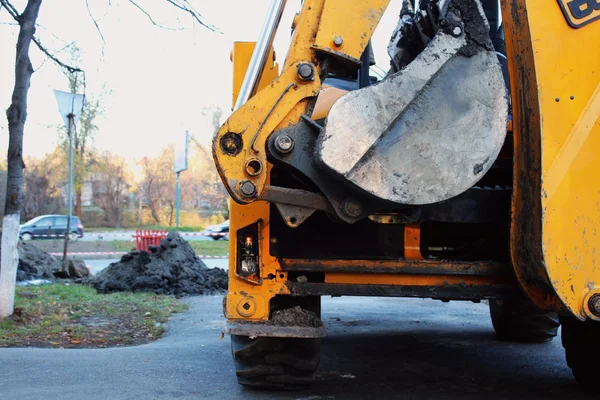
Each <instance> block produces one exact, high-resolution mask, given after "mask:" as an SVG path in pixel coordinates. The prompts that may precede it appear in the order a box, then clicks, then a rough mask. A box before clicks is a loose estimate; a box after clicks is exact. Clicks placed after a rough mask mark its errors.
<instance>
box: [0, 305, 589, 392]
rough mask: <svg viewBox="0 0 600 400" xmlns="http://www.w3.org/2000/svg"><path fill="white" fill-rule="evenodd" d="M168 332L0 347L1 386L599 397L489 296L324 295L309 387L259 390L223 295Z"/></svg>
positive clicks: (551, 347)
mask: <svg viewBox="0 0 600 400" xmlns="http://www.w3.org/2000/svg"><path fill="white" fill-rule="evenodd" d="M185 301H187V302H188V303H189V304H190V306H191V308H190V310H189V311H187V312H186V313H183V314H179V315H176V316H174V318H173V319H172V321H171V322H170V323H169V331H168V334H167V335H166V337H164V338H163V339H161V340H159V341H157V342H154V343H151V344H148V345H143V346H137V347H130V348H112V349H93V350H64V349H27V348H24V349H0V365H2V367H3V368H2V371H3V374H2V377H1V378H0V397H1V398H2V399H6V400H13V399H15V400H16V399H19V400H20V399H31V400H36V399H44V400H45V399H51V398H56V399H65V400H70V399H77V400H79V399H91V400H93V399H200V398H201V399H298V400H319V399H323V400H324V399H365V398H372V399H465V398H466V399H483V398H485V399H509V398H510V399H564V398H566V397H568V398H570V399H592V398H594V397H593V396H591V395H589V394H587V393H585V392H583V391H581V389H580V388H578V387H577V386H576V384H575V383H574V381H573V378H572V377H571V373H570V370H569V369H568V368H567V366H566V363H565V359H564V354H563V350H562V347H561V345H560V340H558V338H557V339H555V340H554V341H553V342H552V343H547V344H539V345H527V344H513V343H504V342H498V341H496V339H495V338H494V335H493V331H492V327H491V323H490V321H489V316H488V310H487V305H485V304H472V303H461V302H451V303H441V302H439V301H433V300H420V299H393V298H388V299H382V298H333V299H332V298H324V299H323V318H324V321H325V323H326V324H327V328H328V331H329V335H328V337H327V338H326V339H325V340H324V341H323V358H322V362H321V366H320V369H319V374H318V378H317V382H316V384H315V386H314V388H313V389H311V390H306V391H301V392H292V393H281V392H275V393H270V392H253V391H249V390H244V389H243V388H241V387H239V386H238V385H237V383H236V382H235V376H234V369H233V365H232V361H231V353H230V349H229V339H228V338H225V339H223V340H219V337H220V326H221V324H222V323H223V321H224V320H223V317H222V315H221V314H222V306H221V297H220V296H209V297H194V298H189V299H187V300H185Z"/></svg>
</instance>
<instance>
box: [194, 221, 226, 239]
mask: <svg viewBox="0 0 600 400" xmlns="http://www.w3.org/2000/svg"><path fill="white" fill-rule="evenodd" d="M201 234H202V235H204V236H210V237H211V238H213V239H214V240H219V239H224V240H229V220H227V221H225V222H223V223H222V224H218V225H211V226H208V227H206V229H205V230H203V231H202V232H201Z"/></svg>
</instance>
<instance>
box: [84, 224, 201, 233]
mask: <svg viewBox="0 0 600 400" xmlns="http://www.w3.org/2000/svg"><path fill="white" fill-rule="evenodd" d="M136 229H159V230H166V231H167V232H200V231H202V230H204V227H203V226H180V227H179V228H178V227H176V226H160V225H146V226H138V227H135V228H102V227H99V228H98V227H94V228H88V227H87V226H86V227H85V232H130V231H134V230H136Z"/></svg>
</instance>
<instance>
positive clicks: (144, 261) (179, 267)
mask: <svg viewBox="0 0 600 400" xmlns="http://www.w3.org/2000/svg"><path fill="white" fill-rule="evenodd" d="M150 250H151V252H150V253H146V252H145V251H132V252H130V253H128V254H125V255H124V256H123V257H121V260H120V261H119V262H116V263H113V264H110V265H109V266H108V267H107V268H106V269H105V270H103V271H101V272H100V273H99V274H98V275H96V276H95V277H93V278H91V279H90V280H89V282H90V283H91V284H92V285H93V286H94V287H95V288H96V289H97V290H98V291H99V292H101V293H108V292H115V291H144V292H154V293H157V294H173V295H176V296H185V295H195V294H217V293H222V292H223V291H225V290H227V273H226V272H225V271H223V270H222V269H219V268H208V267H207V266H206V265H204V263H203V262H202V261H200V259H199V258H198V257H196V253H195V252H194V249H192V247H191V246H190V245H189V243H188V242H186V241H185V240H184V239H183V238H182V237H181V236H179V234H178V233H176V232H171V233H169V235H168V236H167V237H166V238H165V239H163V240H161V242H160V246H158V247H155V248H151V249H150Z"/></svg>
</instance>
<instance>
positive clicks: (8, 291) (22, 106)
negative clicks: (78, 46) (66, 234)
mask: <svg viewBox="0 0 600 400" xmlns="http://www.w3.org/2000/svg"><path fill="white" fill-rule="evenodd" d="M129 2H130V3H132V4H134V5H135V6H136V7H137V8H139V9H140V10H141V11H142V12H144V13H145V14H146V15H147V16H148V17H149V18H150V19H151V20H152V18H151V16H150V14H149V13H147V12H146V11H145V10H144V9H142V8H141V7H140V6H139V5H137V4H136V3H135V2H134V1H132V0H129ZM166 2H167V3H168V4H170V5H173V6H175V7H177V8H178V9H179V10H181V11H183V12H185V13H186V14H188V15H189V16H190V17H191V18H192V19H193V20H194V21H195V22H197V23H200V24H201V25H202V26H205V27H207V28H209V29H211V30H214V28H213V27H211V26H210V25H208V24H206V23H205V22H204V20H203V18H202V16H201V15H200V14H199V13H198V12H197V11H196V10H195V9H194V8H193V7H192V6H191V5H190V3H189V2H188V0H166ZM109 4H110V2H109ZM0 5H1V6H2V7H0V11H2V10H3V9H6V10H7V12H8V13H9V14H10V15H11V16H12V18H13V19H14V20H15V21H16V22H17V24H18V26H19V35H18V38H17V43H16V57H15V85H14V89H13V94H12V102H11V105H10V107H9V108H8V110H7V111H6V116H7V119H8V132H9V145H8V158H7V160H8V163H7V185H6V187H7V189H6V201H5V207H4V219H3V222H2V264H1V266H0V318H3V317H6V316H9V315H11V314H12V312H13V308H14V293H15V279H16V272H17V265H18V257H19V256H18V251H17V242H18V236H19V222H20V212H21V205H22V195H23V193H22V185H23V169H24V168H25V164H24V162H23V134H24V130H25V121H26V119H27V95H28V93H29V87H30V84H31V75H32V74H33V72H34V69H33V66H32V64H31V59H30V58H29V49H30V47H31V43H32V42H33V43H35V45H36V46H37V47H38V48H39V49H40V51H42V52H43V53H44V54H45V55H46V56H47V57H48V58H49V59H51V60H52V61H54V63H56V64H57V65H59V66H60V67H62V68H64V69H66V70H67V71H69V72H70V73H76V72H82V71H81V69H79V68H75V67H72V66H70V65H68V64H66V63H64V62H62V61H61V60H59V59H58V58H57V57H56V56H55V55H54V54H52V53H51V52H50V51H48V50H47V49H46V48H45V47H44V46H43V45H42V43H41V42H40V40H39V39H38V38H36V37H35V30H36V21H37V18H38V14H39V11H40V7H41V5H42V0H27V4H26V6H25V9H24V10H23V12H22V13H19V12H18V10H17V9H16V8H15V7H14V6H13V5H12V4H11V2H10V1H9V0H0ZM90 16H91V17H92V19H93V20H94V24H95V26H96V28H97V29H98V31H99V32H100V27H99V25H98V23H97V21H96V20H95V18H94V17H93V16H92V14H91V12H90ZM100 33H101V32H100Z"/></svg>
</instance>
